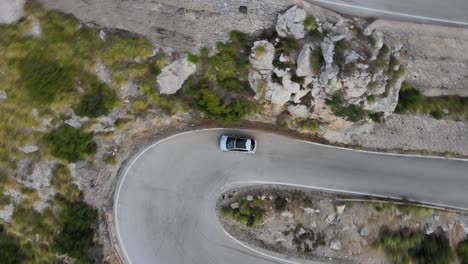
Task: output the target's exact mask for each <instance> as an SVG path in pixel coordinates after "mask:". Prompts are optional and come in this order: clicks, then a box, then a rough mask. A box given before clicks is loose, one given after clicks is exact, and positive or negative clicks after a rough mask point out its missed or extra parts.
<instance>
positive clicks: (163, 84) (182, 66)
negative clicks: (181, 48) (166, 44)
mask: <svg viewBox="0 0 468 264" xmlns="http://www.w3.org/2000/svg"><path fill="white" fill-rule="evenodd" d="M195 70H196V66H195V64H193V63H191V62H189V61H188V60H187V58H182V59H179V60H176V61H174V62H173V63H171V64H169V65H168V66H166V67H164V68H163V69H162V71H161V74H160V75H159V76H158V78H157V82H158V86H159V92H160V93H161V94H175V93H176V92H177V91H178V90H179V89H180V88H181V87H182V84H184V81H185V80H186V79H187V78H188V77H189V76H190V75H192V74H194V73H195Z"/></svg>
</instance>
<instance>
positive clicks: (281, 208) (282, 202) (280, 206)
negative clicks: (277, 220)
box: [274, 195, 288, 212]
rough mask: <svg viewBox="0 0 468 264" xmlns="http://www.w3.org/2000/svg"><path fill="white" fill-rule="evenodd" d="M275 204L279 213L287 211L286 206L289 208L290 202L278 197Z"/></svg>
mask: <svg viewBox="0 0 468 264" xmlns="http://www.w3.org/2000/svg"><path fill="white" fill-rule="evenodd" d="M274 204H275V210H276V211H277V212H282V211H284V210H286V206H288V200H286V198H284V197H282V196H279V195H278V196H276V198H275V202H274Z"/></svg>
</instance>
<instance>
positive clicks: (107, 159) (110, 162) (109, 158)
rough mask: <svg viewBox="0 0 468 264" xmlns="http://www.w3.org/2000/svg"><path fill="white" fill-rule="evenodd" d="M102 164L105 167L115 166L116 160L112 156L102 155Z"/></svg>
mask: <svg viewBox="0 0 468 264" xmlns="http://www.w3.org/2000/svg"><path fill="white" fill-rule="evenodd" d="M104 162H105V163H106V164H107V165H115V164H116V163H117V159H116V158H115V155H114V154H111V153H109V154H106V155H104Z"/></svg>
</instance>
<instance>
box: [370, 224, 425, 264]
mask: <svg viewBox="0 0 468 264" xmlns="http://www.w3.org/2000/svg"><path fill="white" fill-rule="evenodd" d="M422 238H423V236H422V234H420V233H413V232H409V231H408V230H406V229H405V230H400V231H398V232H389V231H387V230H384V231H383V232H382V234H381V235H380V238H379V240H378V241H377V242H376V244H375V247H376V248H377V249H379V250H383V251H384V252H385V254H386V255H387V257H388V258H389V259H390V260H391V261H392V262H393V263H394V264H409V263H410V260H411V258H410V255H409V251H410V250H411V249H413V248H415V247H416V246H418V245H419V244H420V242H421V240H422Z"/></svg>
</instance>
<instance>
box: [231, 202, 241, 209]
mask: <svg viewBox="0 0 468 264" xmlns="http://www.w3.org/2000/svg"><path fill="white" fill-rule="evenodd" d="M231 209H232V210H236V209H239V203H233V204H231Z"/></svg>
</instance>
